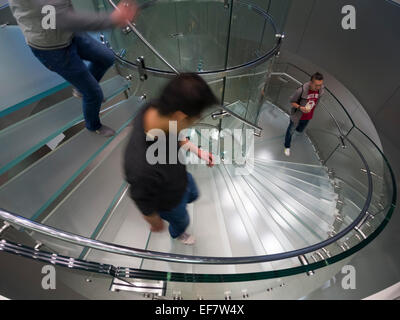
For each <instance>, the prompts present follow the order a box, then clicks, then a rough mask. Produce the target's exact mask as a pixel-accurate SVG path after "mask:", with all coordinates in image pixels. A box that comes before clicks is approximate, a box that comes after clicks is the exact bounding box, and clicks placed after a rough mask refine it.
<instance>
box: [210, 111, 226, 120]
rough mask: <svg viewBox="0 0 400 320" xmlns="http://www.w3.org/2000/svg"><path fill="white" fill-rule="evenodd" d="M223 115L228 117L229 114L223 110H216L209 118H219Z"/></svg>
mask: <svg viewBox="0 0 400 320" xmlns="http://www.w3.org/2000/svg"><path fill="white" fill-rule="evenodd" d="M225 117H230V114H229V113H228V112H226V111H224V110H221V111H217V112H214V113H212V114H211V118H213V120H219V119H222V118H225Z"/></svg>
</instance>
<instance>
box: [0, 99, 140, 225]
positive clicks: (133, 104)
mask: <svg viewBox="0 0 400 320" xmlns="http://www.w3.org/2000/svg"><path fill="white" fill-rule="evenodd" d="M141 105H142V101H141V100H140V99H139V98H136V97H132V98H130V99H128V100H126V101H123V102H121V103H119V104H118V105H117V106H116V107H115V108H114V109H113V110H111V111H110V112H109V113H108V114H106V115H104V116H103V117H102V121H103V123H104V124H105V125H107V126H110V127H112V128H115V129H117V133H118V132H120V131H122V130H123V129H124V128H125V127H126V126H127V125H128V124H129V123H130V122H131V121H132V120H133V118H134V117H135V115H136V113H137V111H138V110H139V108H140V106H141ZM113 139H114V137H111V138H108V139H107V138H104V137H101V136H98V135H96V134H94V133H92V132H89V131H88V130H83V131H81V132H80V133H79V134H77V135H75V136H74V137H73V138H72V139H70V140H68V141H67V142H66V143H64V144H63V145H61V146H60V147H58V148H57V149H55V150H54V151H52V152H51V153H49V154H48V155H47V156H45V157H44V158H42V159H41V160H39V161H38V162H36V163H34V164H33V165H32V166H30V167H29V168H27V169H26V170H25V171H23V172H21V173H20V174H19V175H17V176H16V177H14V178H13V179H12V180H10V181H8V182H7V183H6V184H5V185H3V186H2V187H1V188H0V203H1V204H2V206H3V208H4V209H6V210H9V211H11V212H15V213H17V214H19V215H22V216H24V217H26V218H29V219H32V220H35V219H36V218H38V217H39V216H40V215H41V214H42V213H43V211H44V210H45V209H46V208H47V207H48V206H49V205H50V204H51V203H52V201H54V200H55V199H56V198H57V197H58V196H59V195H60V194H61V193H62V192H63V191H64V190H65V189H66V188H67V187H68V186H69V185H70V183H71V182H72V181H73V180H74V179H75V178H76V177H77V176H78V175H79V174H80V173H81V172H82V171H83V170H84V169H85V168H87V167H88V166H89V165H90V164H91V162H92V161H93V159H94V158H95V157H96V156H97V155H98V154H99V153H100V152H101V151H103V150H104V149H105V148H106V147H107V146H108V145H109V144H110V142H111V141H113Z"/></svg>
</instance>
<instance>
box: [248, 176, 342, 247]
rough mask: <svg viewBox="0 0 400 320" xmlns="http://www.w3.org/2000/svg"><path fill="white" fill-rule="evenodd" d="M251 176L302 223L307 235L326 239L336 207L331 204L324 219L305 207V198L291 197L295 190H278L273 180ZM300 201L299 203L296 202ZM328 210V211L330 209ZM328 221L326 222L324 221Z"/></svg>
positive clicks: (323, 216) (320, 214)
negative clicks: (329, 210)
mask: <svg viewBox="0 0 400 320" xmlns="http://www.w3.org/2000/svg"><path fill="white" fill-rule="evenodd" d="M253 176H254V177H255V178H256V179H258V180H259V181H260V182H262V183H263V185H264V188H265V189H268V190H269V191H270V192H271V193H272V194H273V195H274V196H275V198H276V199H278V200H279V202H280V203H281V204H282V205H283V206H284V207H285V208H286V210H287V211H289V212H291V213H292V214H293V215H295V216H296V218H297V219H298V220H299V222H300V223H303V224H304V225H305V226H306V227H307V230H309V233H310V232H311V233H313V234H315V235H318V237H319V239H320V240H321V241H322V240H325V239H326V238H327V235H328V232H329V231H330V226H331V225H332V223H333V221H334V213H335V211H334V208H335V206H336V204H335V203H332V204H331V208H332V210H331V217H330V219H329V218H328V217H325V214H324V215H322V213H321V212H318V213H317V212H315V211H314V210H311V209H309V208H308V207H307V200H306V199H307V198H301V197H300V199H298V198H297V197H296V198H297V199H296V198H294V197H292V195H294V194H295V192H296V191H295V190H294V189H293V188H292V189H289V188H286V189H284V188H280V187H279V186H277V185H276V184H275V181H274V179H271V177H269V178H268V177H265V176H263V175H261V174H259V173H257V172H254V173H253ZM298 200H300V201H298ZM331 208H330V209H331ZM326 220H328V221H326Z"/></svg>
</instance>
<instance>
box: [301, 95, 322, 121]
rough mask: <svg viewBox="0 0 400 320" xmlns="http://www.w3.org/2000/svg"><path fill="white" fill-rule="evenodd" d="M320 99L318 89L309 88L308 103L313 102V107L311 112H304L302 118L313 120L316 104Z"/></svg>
mask: <svg viewBox="0 0 400 320" xmlns="http://www.w3.org/2000/svg"><path fill="white" fill-rule="evenodd" d="M318 99H319V91H318V90H317V91H312V90H308V96H307V103H309V104H311V106H312V107H313V108H312V110H311V112H309V113H304V114H303V116H302V117H301V119H300V120H311V119H312V118H313V115H314V110H315V106H316V105H317V102H318Z"/></svg>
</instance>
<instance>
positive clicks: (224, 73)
mask: <svg viewBox="0 0 400 320" xmlns="http://www.w3.org/2000/svg"><path fill="white" fill-rule="evenodd" d="M108 1H109V2H110V4H111V5H112V6H113V7H114V8H116V5H115V4H114V2H113V0H108ZM158 1H159V0H153V1H150V3H145V4H144V5H142V6H141V7H142V8H143V7H146V8H147V7H149V6H151V5H153V4H154V3H156V2H158ZM235 1H237V2H239V3H241V4H243V5H247V6H249V7H251V8H252V9H253V10H254V11H256V12H257V13H259V14H261V15H262V16H264V18H266V19H267V20H269V22H270V23H271V26H272V28H273V30H274V32H275V34H276V36H277V41H276V44H275V46H274V47H273V48H272V49H271V50H269V51H268V52H267V53H265V54H264V55H263V56H261V57H259V58H257V59H254V60H252V61H250V62H247V63H245V64H241V65H237V66H233V67H229V68H225V69H219V70H214V71H202V72H197V73H198V74H199V75H201V76H213V77H214V76H216V77H220V78H223V77H225V76H227V75H229V74H231V73H233V72H240V71H243V70H246V69H249V68H252V67H255V66H258V65H260V64H262V63H263V62H265V61H266V60H268V59H269V58H271V57H272V56H273V55H275V54H277V53H278V52H279V50H280V47H281V40H282V35H281V33H280V32H279V31H278V29H277V27H276V25H275V22H274V20H273V19H272V17H271V16H270V15H269V14H268V13H267V12H265V11H264V10H263V9H261V8H260V7H258V6H257V5H254V4H251V3H248V2H246V1H243V0H235ZM131 25H132V24H131V23H130V24H129V27H130V28H131V29H132V31H134V33H135V34H136V35H137V36H138V37H139V39H140V40H141V41H143V43H144V44H145V45H146V46H148V48H149V49H150V50H151V51H152V52H153V53H154V54H156V55H157V57H158V58H160V59H161V60H162V61H163V62H164V63H166V64H167V65H168V67H169V68H170V69H172V70H174V71H173V72H171V71H166V70H160V69H156V68H152V67H148V66H145V67H144V68H143V70H146V71H147V72H149V73H151V74H154V75H157V76H162V77H167V78H172V77H174V76H175V75H176V74H177V73H179V72H178V71H177V70H176V69H175V68H174V67H172V66H171V64H169V63H168V62H167V61H166V60H165V59H164V58H163V57H162V56H161V55H160V53H158V52H157V50H155V49H154V47H152V46H151V44H150V43H149V42H148V41H147V40H146V39H145V38H144V37H143V35H141V33H140V32H139V31H138V30H137V29H136V28H135V27H134V26H133V25H132V26H131ZM115 56H116V59H117V60H118V61H119V63H121V64H123V65H125V66H126V67H128V68H134V69H137V68H138V65H137V64H136V63H134V62H131V61H128V60H126V59H124V58H122V57H120V56H118V55H117V54H116V55H115Z"/></svg>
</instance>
